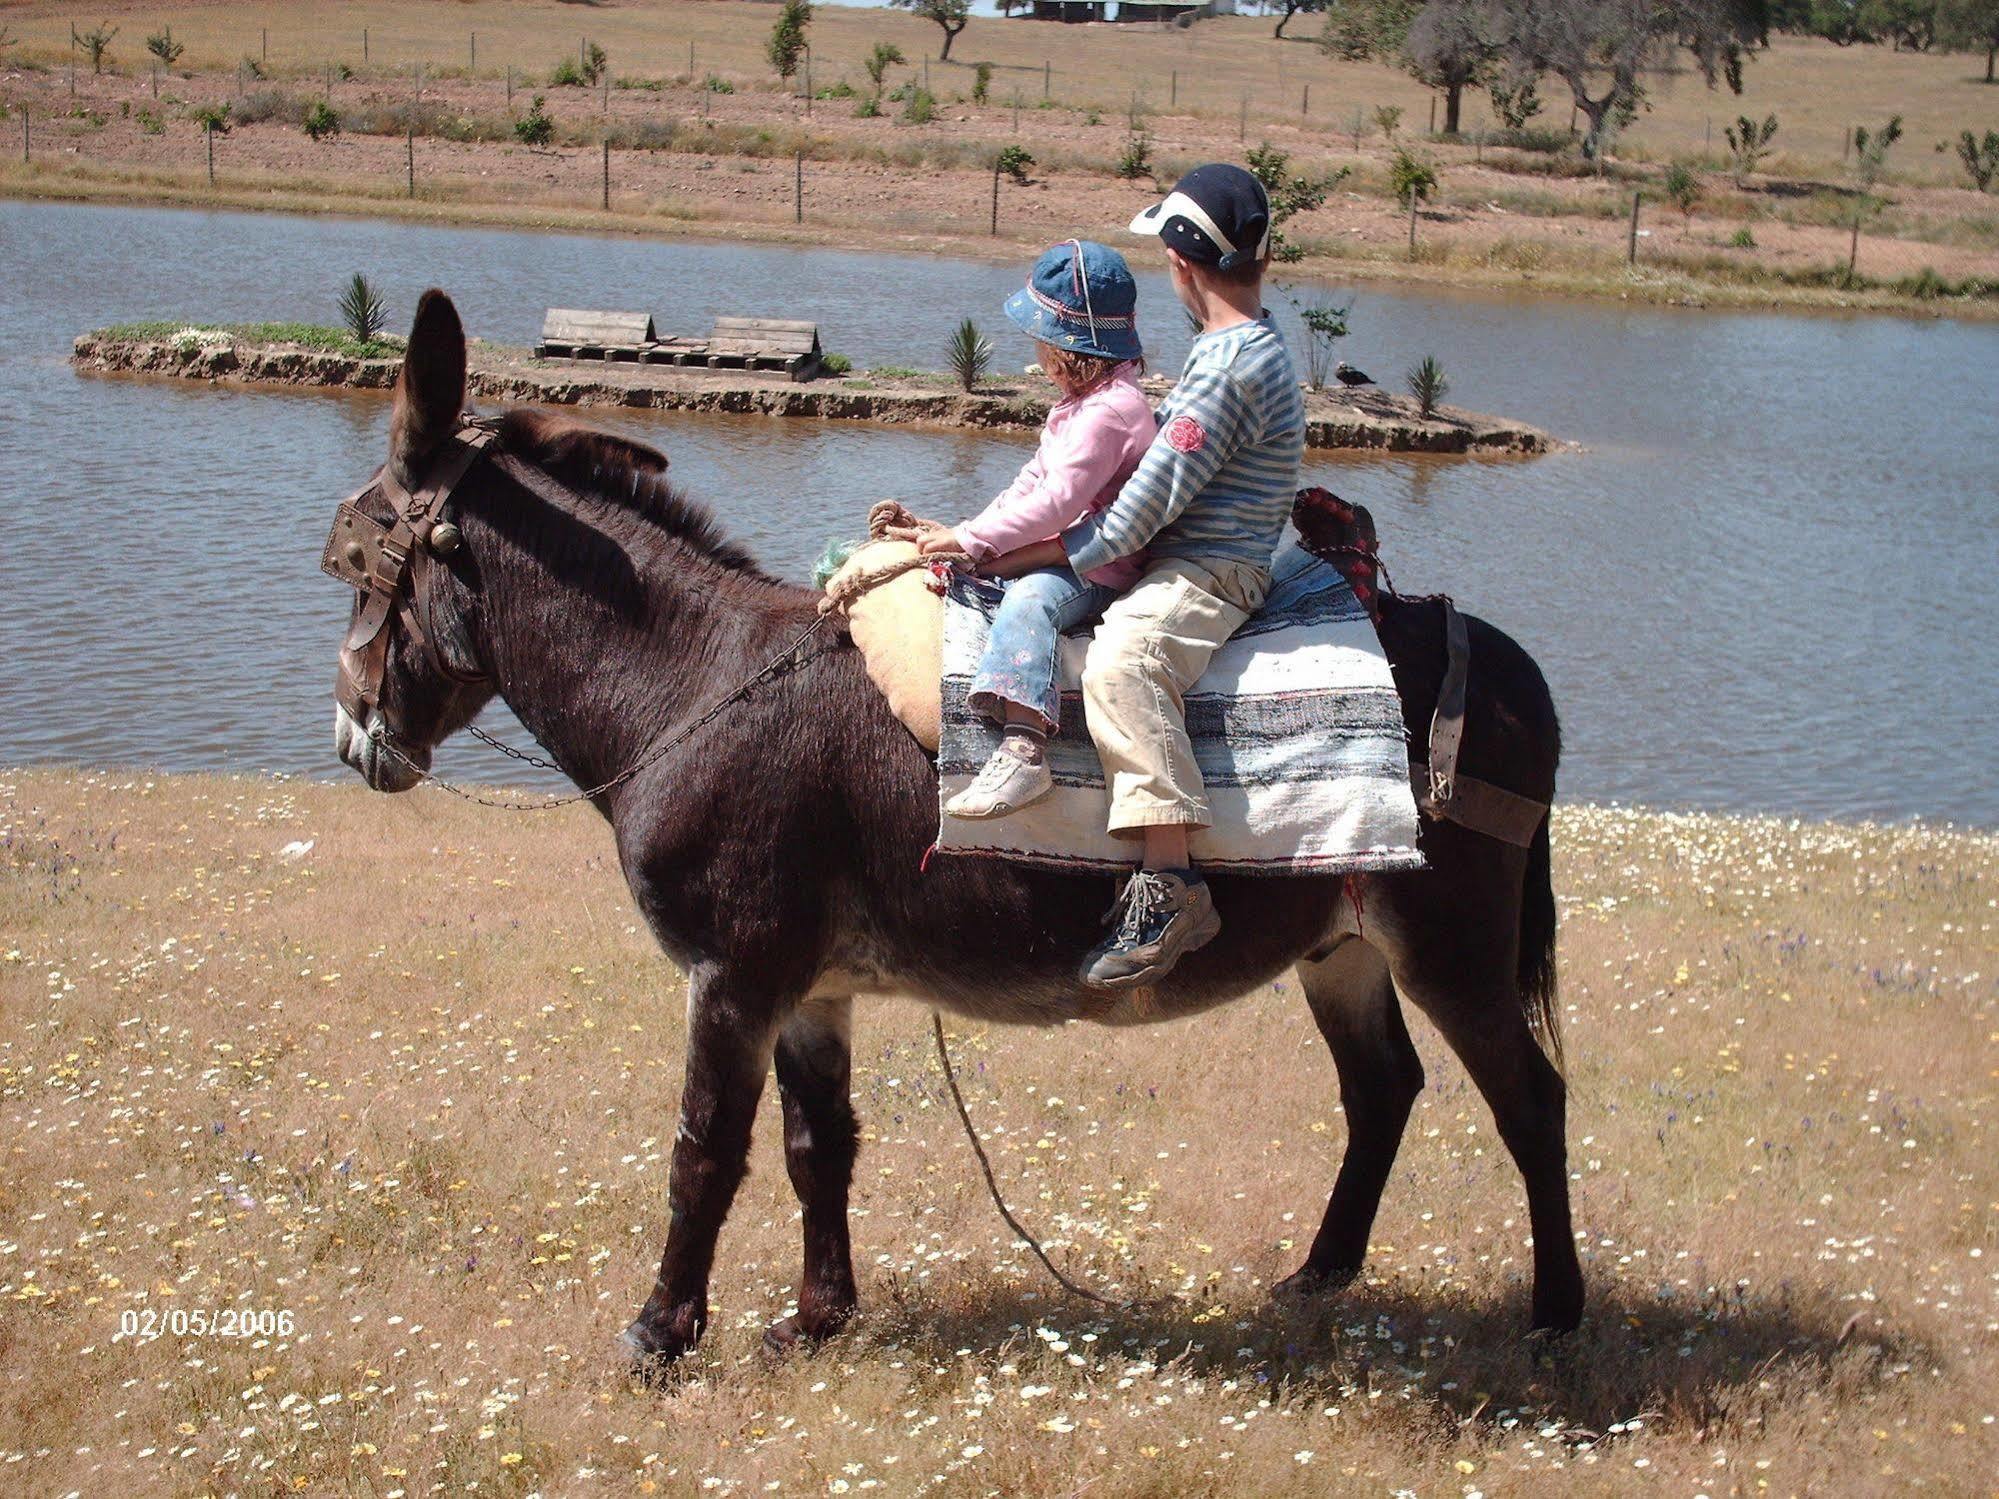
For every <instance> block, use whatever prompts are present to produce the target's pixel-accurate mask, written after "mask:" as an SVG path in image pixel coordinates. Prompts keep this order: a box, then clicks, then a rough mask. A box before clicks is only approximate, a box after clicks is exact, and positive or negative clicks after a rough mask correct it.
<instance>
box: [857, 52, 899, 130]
mask: <svg viewBox="0 0 1999 1499" xmlns="http://www.w3.org/2000/svg"><path fill="white" fill-rule="evenodd" d="M904 61H905V59H904V57H903V55H902V48H900V47H898V46H896V44H895V43H894V42H876V43H875V44H874V46H873V48H872V49H870V51H869V52H868V55H867V56H866V57H864V58H862V59H861V71H862V72H864V73H866V74H867V75H868V82H870V83H872V84H873V85H874V86H875V98H876V99H880V98H881V96H882V88H883V86H884V85H885V83H886V82H887V79H888V70H889V69H890V68H894V67H900V66H901V65H902V64H903V62H904ZM877 113H879V111H877Z"/></svg>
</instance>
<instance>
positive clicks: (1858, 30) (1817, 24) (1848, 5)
mask: <svg viewBox="0 0 1999 1499" xmlns="http://www.w3.org/2000/svg"><path fill="white" fill-rule="evenodd" d="M1804 29H1805V31H1806V32H1807V33H1809V34H1810V35H1812V36H1818V37H1824V38H1825V39H1826V40H1827V41H1829V42H1831V43H1832V44H1833V45H1834V46H1835V47H1851V46H1853V45H1854V44H1855V43H1856V42H1871V41H1873V40H1874V39H1875V38H1874V33H1873V32H1871V31H1869V30H1868V29H1867V27H1866V24H1865V23H1864V21H1863V19H1862V16H1861V0H1812V3H1811V8H1810V10H1809V12H1808V13H1807V17H1806V21H1805V28H1804Z"/></svg>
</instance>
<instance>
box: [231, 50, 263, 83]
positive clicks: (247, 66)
mask: <svg viewBox="0 0 1999 1499" xmlns="http://www.w3.org/2000/svg"><path fill="white" fill-rule="evenodd" d="M236 71H237V72H238V73H240V74H241V75H242V76H243V77H244V78H254V79H256V80H257V81H258V82H260V83H261V82H262V81H263V78H264V65H263V64H262V63H260V62H258V61H257V59H256V58H254V57H252V56H251V55H250V54H249V53H247V52H245V53H244V54H243V60H242V61H241V62H239V63H238V64H236Z"/></svg>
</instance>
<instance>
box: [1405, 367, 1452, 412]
mask: <svg viewBox="0 0 1999 1499" xmlns="http://www.w3.org/2000/svg"><path fill="white" fill-rule="evenodd" d="M1408 380H1409V394H1410V395H1412V396H1414V397H1415V398H1416V410H1417V411H1418V413H1420V414H1421V416H1422V418H1423V420H1424V421H1426V422H1427V421H1428V420H1429V419H1430V418H1431V417H1432V416H1433V415H1435V414H1436V410H1437V403H1438V402H1440V401H1442V400H1443V399H1444V397H1445V396H1447V395H1449V394H1450V393H1451V382H1450V381H1448V380H1446V379H1445V378H1444V367H1443V366H1442V365H1441V364H1439V363H1437V356H1436V355H1435V354H1425V355H1424V356H1423V358H1422V361H1421V362H1420V363H1419V364H1417V365H1416V367H1415V368H1413V369H1412V370H1410V371H1409V375H1408Z"/></svg>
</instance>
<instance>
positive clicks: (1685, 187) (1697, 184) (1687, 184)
mask: <svg viewBox="0 0 1999 1499" xmlns="http://www.w3.org/2000/svg"><path fill="white" fill-rule="evenodd" d="M1664 186H1665V192H1666V197H1667V199H1668V200H1669V201H1670V202H1671V203H1672V205H1673V206H1674V207H1675V208H1677V209H1679V210H1680V219H1681V227H1680V233H1681V234H1682V235H1685V234H1686V232H1687V230H1688V229H1689V228H1690V227H1692V225H1693V221H1694V210H1695V209H1696V208H1698V207H1699V206H1700V201H1701V179H1700V174H1699V173H1698V172H1696V171H1695V170H1694V169H1693V168H1692V167H1690V166H1688V165H1687V164H1686V163H1685V162H1684V161H1676V162H1674V163H1673V164H1672V165H1671V166H1670V167H1668V168H1666V181H1665V184H1664Z"/></svg>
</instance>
